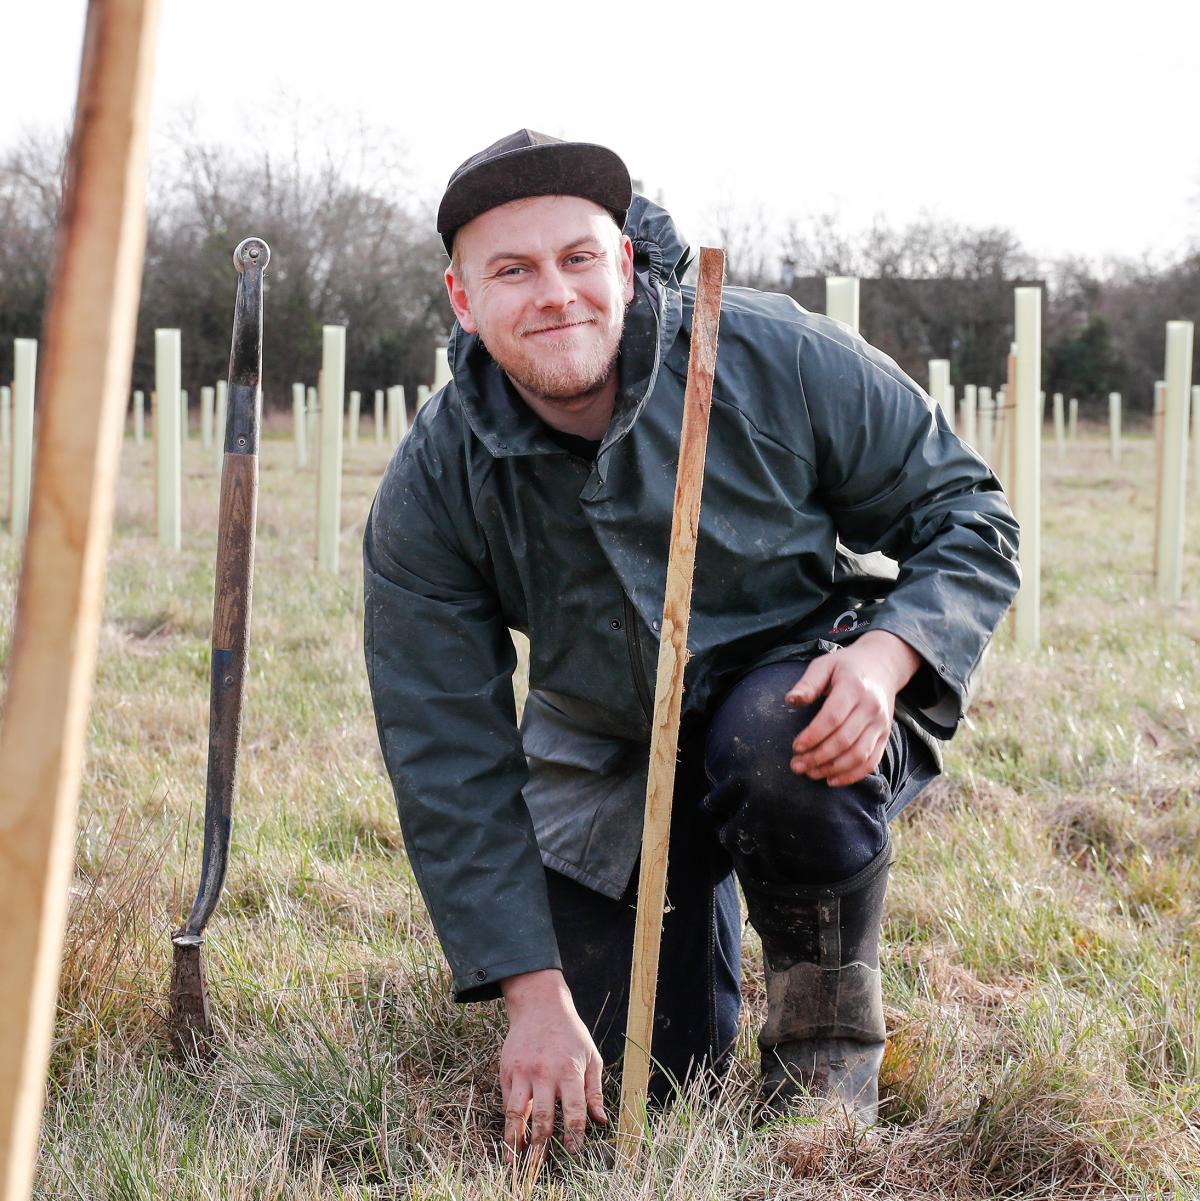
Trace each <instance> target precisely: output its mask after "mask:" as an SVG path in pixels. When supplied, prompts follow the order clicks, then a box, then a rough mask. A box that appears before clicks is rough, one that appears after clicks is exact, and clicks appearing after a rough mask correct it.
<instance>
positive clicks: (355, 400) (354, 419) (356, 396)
mask: <svg viewBox="0 0 1200 1201" xmlns="http://www.w3.org/2000/svg"><path fill="white" fill-rule="evenodd" d="M361 408H362V393H361V392H351V393H350V424H349V425H348V426H347V427H346V428H347V441H348V442H349V443H350V445H351V446H357V445H358V418H359V411H360V410H361Z"/></svg>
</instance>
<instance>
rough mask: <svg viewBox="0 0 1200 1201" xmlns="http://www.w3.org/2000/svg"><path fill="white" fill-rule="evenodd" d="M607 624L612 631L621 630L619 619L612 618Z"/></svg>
mask: <svg viewBox="0 0 1200 1201" xmlns="http://www.w3.org/2000/svg"><path fill="white" fill-rule="evenodd" d="M608 624H609V625H610V626H612V628H613V629H614V630H619V629H620V628H621V619H620V618H619V617H614V618H613V619H612V621H610V622H609V623H608Z"/></svg>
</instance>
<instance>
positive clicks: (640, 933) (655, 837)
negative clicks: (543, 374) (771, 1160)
mask: <svg viewBox="0 0 1200 1201" xmlns="http://www.w3.org/2000/svg"><path fill="white" fill-rule="evenodd" d="M724 264H725V256H724V254H722V252H721V251H719V250H712V249H710V248H708V247H703V248H701V251H700V273H699V279H698V282H697V285H696V308H695V315H694V318H693V323H692V341H691V355H690V359H689V362H688V374H687V386H686V388H685V391H684V398H683V426H682V429H681V431H680V437H679V467H678V471H677V474H676V480H675V503H674V508H673V511H672V519H671V540H670V544H669V550H668V554H667V581H666V590H665V594H664V598H663V618H662V633H661V636H660V641H659V654H658V675H657V679H656V683H655V689H654V720H653V726H652V733H651V741H650V767H649V773H648V776H647V781H646V811H645V819H644V823H643V827H642V855H641V867H640V870H639V875H638V903H637V917H636V921H635V926H634V939H633V966H632V971H631V973H630V983H629V1023H628V1026H627V1028H626V1034H625V1061H624V1068H623V1075H622V1080H621V1112H620V1125H619V1127H618V1138H619V1143H620V1147H621V1152H622V1155H623V1157H624V1158H625V1159H626V1160H627V1161H629V1160H632V1159H633V1158H634V1156H635V1155H636V1148H637V1140H638V1136H639V1134H640V1132H641V1129H642V1124H643V1121H644V1117H645V1115H644V1109H645V1104H646V1088H647V1083H648V1080H649V1075H650V1047H651V1037H652V1032H653V1028H654V998H655V992H656V989H657V984H658V952H659V947H660V943H661V938H662V916H663V905H664V900H665V894H666V875H667V851H668V845H669V842H670V834H671V799H672V793H673V790H674V783H675V758H676V755H677V754H678V753H679V713H680V706H681V704H682V701H683V672H684V665H685V664H686V662H687V657H688V651H687V630H688V617H689V614H690V611H691V593H692V575H693V571H694V568H695V562H696V538H697V532H698V530H699V526H700V494H701V489H702V488H703V485H704V458H705V449H706V443H707V438H708V416H709V407H710V404H711V400H712V386H713V373H714V371H715V369H716V359H717V332H718V326H719V323H720V319H721V280H722V275H723V273H724Z"/></svg>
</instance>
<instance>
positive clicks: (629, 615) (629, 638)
mask: <svg viewBox="0 0 1200 1201" xmlns="http://www.w3.org/2000/svg"><path fill="white" fill-rule="evenodd" d="M621 599H622V601H623V603H624V609H625V645H626V646H627V647H628V648H629V666H630V668H631V669H632V671H633V690H634V692H636V693H637V698H638V703H639V704H640V705H641V706H642V714H643V716H644V717H645V718H646V724H647V725H649V724H650V722H651V721H652V720H653V717H654V697H653V694H652V693H651V691H650V684H649V682H648V681H647V679H646V665H645V660H644V659H643V658H642V636H641V634H640V633H638V621H639V620H640V618H639V617H638V614H637V610H636V609H635V608H634V607H633V601H631V600H630V599H629V597H628V595H627V594H626V593H624V592H622V594H621Z"/></svg>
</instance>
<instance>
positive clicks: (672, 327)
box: [447, 196, 690, 479]
mask: <svg viewBox="0 0 1200 1201" xmlns="http://www.w3.org/2000/svg"><path fill="white" fill-rule="evenodd" d="M625 232H626V233H627V234H629V236H630V238H631V239H632V240H633V245H634V288H633V302H632V304H630V306H629V308H628V309H627V310H626V313H625V332H624V334H623V335H622V337H621V359H620V365H619V370H620V372H621V383H620V387H619V389H618V392H617V401H616V405H615V407H614V409H613V416H612V420H611V422H610V423H609V427H608V432H607V433H606V434H605V435H604V439H603V441H602V443H601V446H600V454H599V458H598V461H597V469H598V472H599V474H600V477H601V479H603V477H604V474H605V461H606V459H607V457H608V451H610V450H611V449H612V447H613V446H615V445H616V443H617V442H619V441H620V440H621V439H622V438H623V437H624V436H625V435H626V434H627V433H628V432H629V430H630V429H631V428H632V427H633V424H634V422H636V421H637V418H638V415H639V414H640V413H641V411H642V410H643V409H644V408H645V406H646V401H647V399H648V397H649V396H650V393H651V392H652V391H653V390H654V384H655V381H656V380H657V378H658V371H659V366H660V365H661V363H662V360H663V358H664V356H665V354H666V351H667V348H668V347H669V346H670V345H671V343H672V342H673V341H674V340H675V337H676V335H677V334H678V333H679V328H680V326H681V324H682V323H683V299H682V296H681V294H680V290H679V278H678V277H679V275H682V273H683V271H684V270H685V269H686V267H687V264H688V262H689V261H690V255H689V252H688V247H687V245H686V243H685V242H684V241H683V239H682V238H681V237H680V236H679V233H678V231H677V230H676V229H675V225H674V222H673V221H672V220H671V218H670V216H669V215H668V214H667V213H666V212H665V211H664V210H663V209H661V208H659V207H658V206H657V205H654V204H651V203H650V201H648V200H646V198H645V197H644V196H635V197H634V201H633V204H632V206H631V207H630V210H629V217H628V219H627V220H626V223H625ZM447 356H448V359H449V362H450V369H451V372H452V373H453V376H454V387H455V390H456V391H457V393H458V397H459V401H460V403H461V404H462V409H463V413H464V415H465V416H466V419H467V422H468V424H469V425H470V427H471V430H472V432H473V433H474V434H475V436H476V437H477V438H478V439H479V440H480V442H482V443H483V445H484V446H485V447H487V449H488V451H489V453H491V454H492V455H493V456H494V457H496V458H506V457H510V456H514V455H530V454H562V453H564V452H563V450H562V448H561V447H560V446H559V445H558V444H557V443H556V442H554V441H553V440H552V439H551V438H550V437H549V436H548V435H547V434H546V432H545V427H544V426H543V424H542V422H541V420H540V419H539V418H538V417H537V416H536V415H535V414H534V413H533V412H532V411H531V410H530V409H529V408H527V407H526V406H525V405H524V404H523V403H520V402H519V401H516V400H514V398H513V395H512V392H511V387H510V385H508V383H507V381H506V380H505V378H504V374H503V372H502V371H501V370H500V368H499V367H498V366H497V364H496V362H495V360H494V359H493V358H492V356H491V355H490V354H488V352H487V350H486V349H484V346H483V344H482V342H480V340H479V337H478V335H476V334H468V333H467V332H466V331H465V330H464V329H463V328H462V326H461V325H459V324H458V322H455V324H454V329H453V331H452V332H451V334H450V342H449V346H448V348H447Z"/></svg>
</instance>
